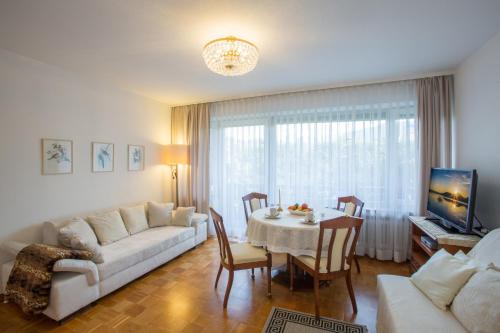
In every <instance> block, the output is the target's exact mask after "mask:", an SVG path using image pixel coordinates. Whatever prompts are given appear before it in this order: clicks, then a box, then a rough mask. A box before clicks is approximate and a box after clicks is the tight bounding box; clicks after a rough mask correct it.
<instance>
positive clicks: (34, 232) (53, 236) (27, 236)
mask: <svg viewBox="0 0 500 333" xmlns="http://www.w3.org/2000/svg"><path fill="white" fill-rule="evenodd" d="M137 205H144V209H145V212H146V217H147V216H148V215H147V214H148V211H147V209H148V208H147V206H148V205H147V202H145V201H142V202H136V203H133V204H127V205H121V206H118V207H114V208H106V209H100V210H95V211H90V212H84V213H81V214H75V215H72V216H64V217H60V218H55V219H51V220H50V221H46V222H44V223H37V224H34V225H31V226H29V227H27V228H24V229H23V230H20V231H19V232H16V233H15V234H14V235H11V236H10V237H8V238H6V239H4V240H2V242H3V241H8V240H14V241H19V242H23V243H28V244H31V243H40V242H42V243H45V244H49V245H57V244H58V242H59V241H58V232H59V228H61V227H62V226H63V225H64V223H65V222H66V221H68V220H70V219H71V218H73V217H77V216H79V217H82V218H84V219H85V218H86V217H87V216H91V215H96V214H100V213H105V212H109V211H113V210H118V211H119V209H120V208H123V207H132V206H137ZM56 242H57V243H56ZM12 259H14V258H13V257H12V255H11V254H9V253H6V252H5V251H4V250H3V249H1V247H0V266H1V265H2V264H3V263H5V262H7V261H10V260H12Z"/></svg>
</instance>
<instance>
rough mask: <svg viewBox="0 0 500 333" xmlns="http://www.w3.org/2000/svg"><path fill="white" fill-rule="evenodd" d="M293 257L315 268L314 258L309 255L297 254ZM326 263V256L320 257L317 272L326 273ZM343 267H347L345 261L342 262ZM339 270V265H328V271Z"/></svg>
mask: <svg viewBox="0 0 500 333" xmlns="http://www.w3.org/2000/svg"><path fill="white" fill-rule="evenodd" d="M295 259H297V260H299V261H301V262H302V263H304V264H305V265H306V266H307V267H310V268H311V269H315V268H316V258H313V257H310V256H298V257H295ZM327 263H328V258H326V257H322V258H321V261H320V262H319V272H320V273H328V271H327V269H326V264H327ZM344 269H349V265H348V264H347V263H345V264H344ZM339 270H340V265H334V264H332V266H331V267H330V272H336V271H339Z"/></svg>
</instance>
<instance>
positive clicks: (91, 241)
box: [59, 217, 103, 264]
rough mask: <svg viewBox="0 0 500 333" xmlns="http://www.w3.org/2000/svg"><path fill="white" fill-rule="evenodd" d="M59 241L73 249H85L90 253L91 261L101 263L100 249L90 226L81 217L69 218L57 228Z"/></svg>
mask: <svg viewBox="0 0 500 333" xmlns="http://www.w3.org/2000/svg"><path fill="white" fill-rule="evenodd" d="M59 242H60V243H61V244H62V245H64V246H66V247H69V248H71V249H74V250H86V251H89V252H91V253H92V261H94V262H95V263H98V264H100V263H102V262H103V257H102V251H101V247H100V246H99V244H98V242H97V237H96V235H95V233H94V231H93V230H92V228H91V227H90V226H89V225H88V223H87V222H85V221H84V220H83V219H81V218H79V217H78V218H74V219H72V220H70V221H69V222H68V223H67V224H66V226H64V227H62V228H61V229H59Z"/></svg>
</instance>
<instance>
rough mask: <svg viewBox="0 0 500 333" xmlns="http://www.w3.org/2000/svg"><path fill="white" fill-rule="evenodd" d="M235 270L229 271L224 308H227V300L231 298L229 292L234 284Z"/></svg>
mask: <svg viewBox="0 0 500 333" xmlns="http://www.w3.org/2000/svg"><path fill="white" fill-rule="evenodd" d="M233 278H234V271H233V270H230V271H229V279H228V280H227V287H226V295H225V296H224V305H223V307H224V309H225V308H227V301H228V300H229V293H230V292H231V287H232V286H233Z"/></svg>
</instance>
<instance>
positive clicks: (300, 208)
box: [288, 203, 313, 216]
mask: <svg viewBox="0 0 500 333" xmlns="http://www.w3.org/2000/svg"><path fill="white" fill-rule="evenodd" d="M288 211H289V212H290V214H293V215H299V216H305V215H306V214H307V213H308V212H312V211H313V209H312V208H310V207H309V205H308V204H306V203H303V204H302V205H299V204H295V205H292V206H289V207H288Z"/></svg>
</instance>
